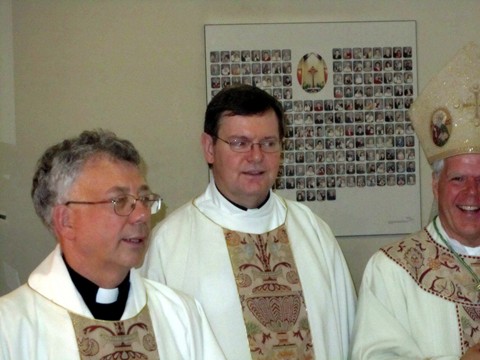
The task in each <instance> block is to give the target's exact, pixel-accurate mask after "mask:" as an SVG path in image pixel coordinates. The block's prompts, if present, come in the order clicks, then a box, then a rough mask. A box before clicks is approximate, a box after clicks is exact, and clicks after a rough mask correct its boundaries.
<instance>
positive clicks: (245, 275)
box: [223, 225, 315, 360]
mask: <svg viewBox="0 0 480 360" xmlns="http://www.w3.org/2000/svg"><path fill="white" fill-rule="evenodd" d="M223 232H224V234H225V239H226V242H227V248H228V252H229V254H230V260H231V264H232V269H233V274H234V276H235V280H236V284H237V289H238V295H239V297H240V303H241V305H242V311H243V319H244V321H245V327H246V330H247V336H248V342H249V346H250V353H251V355H252V359H253V360H267V359H268V360H274V359H275V360H287V359H288V360H291V359H299V360H300V359H301V360H313V359H314V358H315V357H314V353H313V343H312V336H311V332H310V325H309V322H308V317H307V309H306V306H305V300H304V298H303V292H302V284H301V283H300V278H299V276H298V271H297V266H296V264H295V260H294V258H293V254H292V249H291V247H290V243H289V241H288V235H287V231H286V229H285V225H282V226H280V227H278V228H277V229H275V230H272V231H270V232H267V233H265V234H260V235H257V234H246V233H242V232H238V231H231V230H227V229H224V230H223Z"/></svg>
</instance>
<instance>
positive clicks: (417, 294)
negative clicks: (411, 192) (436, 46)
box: [352, 43, 480, 360]
mask: <svg viewBox="0 0 480 360" xmlns="http://www.w3.org/2000/svg"><path fill="white" fill-rule="evenodd" d="M479 94H480V48H479V47H478V46H477V45H476V44H473V43H472V44H469V45H467V46H465V47H464V48H463V49H462V50H461V51H460V52H459V53H458V54H457V55H456V56H455V58H454V59H453V60H452V61H451V62H450V63H449V64H448V65H447V66H446V67H445V68H444V69H442V70H441V72H440V73H439V74H438V75H437V76H436V77H435V78H434V79H433V80H431V81H430V83H429V84H428V85H427V87H426V88H425V89H424V90H423V92H422V94H421V95H420V96H419V97H418V98H417V100H416V101H415V102H414V104H413V105H412V107H411V109H410V116H411V120H412V123H413V126H414V128H415V132H416V133H417V135H418V138H419V140H420V144H421V145H422V148H423V150H424V152H425V155H426V157H427V160H428V161H429V163H430V164H431V165H432V168H433V175H432V188H433V194H434V198H435V200H436V203H437V204H438V216H436V217H435V218H434V219H433V220H432V221H431V222H430V223H429V224H428V225H427V226H426V227H425V228H424V229H423V230H421V231H419V232H417V233H414V234H411V235H409V236H407V237H405V238H404V239H403V240H401V241H399V242H397V243H395V244H392V245H389V246H386V247H384V248H382V249H380V250H379V251H378V252H377V253H376V254H374V255H373V257H372V258H371V259H370V261H369V263H368V265H367V267H366V270H365V273H364V276H363V280H362V284H361V289H360V294H359V307H358V313H357V318H356V321H355V327H354V341H353V348H352V359H353V360H357V359H362V360H363V359H442V360H447V359H448V360H453V359H462V360H467V359H480V345H479V341H480V117H479V108H478V106H479V104H480V103H479V100H480V99H479ZM439 123H441V124H442V129H441V131H442V134H443V135H442V137H441V138H439V136H438V131H437V130H439V129H436V127H437V126H438V124H439Z"/></svg>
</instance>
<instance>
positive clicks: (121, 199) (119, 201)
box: [114, 196, 128, 208]
mask: <svg viewBox="0 0 480 360" xmlns="http://www.w3.org/2000/svg"><path fill="white" fill-rule="evenodd" d="M114 201H115V204H116V205H117V206H118V207H120V208H122V207H125V206H126V205H127V203H128V197H126V196H120V197H118V198H116V199H114Z"/></svg>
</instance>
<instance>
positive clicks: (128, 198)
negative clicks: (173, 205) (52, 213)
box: [64, 194, 162, 216]
mask: <svg viewBox="0 0 480 360" xmlns="http://www.w3.org/2000/svg"><path fill="white" fill-rule="evenodd" d="M137 201H140V202H141V203H142V205H143V206H145V207H146V208H148V209H150V212H151V213H152V214H156V213H157V212H158V210H160V208H161V206H162V199H161V198H160V195H157V194H148V195H144V196H139V197H138V198H137V197H135V196H134V195H130V194H125V195H121V196H117V197H115V198H113V199H109V200H102V201H67V202H66V203H65V204H64V205H66V206H68V205H70V204H79V205H97V204H108V203H112V204H113V211H115V214H117V215H119V216H128V215H130V214H131V213H132V212H133V210H134V209H135V206H136V205H137Z"/></svg>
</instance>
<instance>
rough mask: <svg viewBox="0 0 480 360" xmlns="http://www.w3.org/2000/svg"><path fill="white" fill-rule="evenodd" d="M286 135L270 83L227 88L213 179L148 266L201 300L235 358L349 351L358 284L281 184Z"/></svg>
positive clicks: (221, 99)
mask: <svg viewBox="0 0 480 360" xmlns="http://www.w3.org/2000/svg"><path fill="white" fill-rule="evenodd" d="M300 115H301V114H300ZM283 136H284V130H283V109H282V106H281V104H280V103H279V102H278V101H277V100H276V99H275V98H274V97H273V96H271V95H270V94H268V93H267V92H265V91H263V90H261V89H259V88H255V87H252V86H248V85H242V86H233V87H228V88H225V89H223V90H222V91H220V92H219V93H218V94H217V95H215V96H214V97H213V99H212V100H211V101H210V103H209V104H208V106H207V110H206V113H205V122H204V133H203V134H202V135H201V144H202V149H203V154H204V157H205V160H206V162H207V163H208V165H209V168H210V175H211V176H210V182H209V184H208V186H207V188H206V190H205V192H204V193H203V194H201V195H200V196H198V197H197V198H195V199H193V200H192V201H191V202H188V203H187V204H185V205H184V206H182V207H181V208H180V209H177V210H176V211H175V212H174V213H172V214H171V215H169V216H168V217H167V219H165V221H164V222H162V223H161V224H159V226H158V227H157V228H156V229H155V230H154V233H152V234H153V237H152V244H151V247H150V249H149V251H148V254H147V257H146V260H145V264H144V267H143V271H144V274H145V275H146V277H149V278H151V279H154V280H159V281H161V282H164V283H166V284H167V285H170V286H172V287H174V288H177V289H180V290H182V291H184V292H186V293H188V294H190V295H193V296H194V297H195V298H197V299H198V300H199V301H200V303H201V304H202V306H203V307H204V309H205V313H206V315H207V318H208V320H209V322H210V325H211V326H212V329H213V331H214V333H215V336H216V338H217V340H218V341H219V344H220V346H221V347H222V350H223V351H224V353H225V355H226V357H227V359H231V360H234V359H235V360H244V359H254V360H257V359H258V360H260V359H285V358H289V359H317V360H320V359H346V358H347V356H348V346H349V339H350V331H351V327H352V324H353V317H354V311H355V301H356V299H355V294H354V290H353V285H352V281H351V278H350V274H349V271H348V269H347V266H346V263H345V260H344V258H343V255H342V253H341V250H340V248H339V246H338V243H337V241H336V239H335V237H334V236H333V234H332V232H331V230H330V228H329V226H328V225H327V224H326V223H325V222H324V221H323V220H321V219H320V218H319V217H318V216H316V215H315V214H313V212H312V211H311V210H310V209H308V208H307V207H306V206H304V205H302V204H299V203H297V202H294V201H290V200H286V199H284V198H282V197H280V196H279V195H278V194H276V193H275V192H274V191H272V186H273V184H274V183H275V179H276V178H277V174H278V173H279V166H280V159H281V151H282V141H283Z"/></svg>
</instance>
